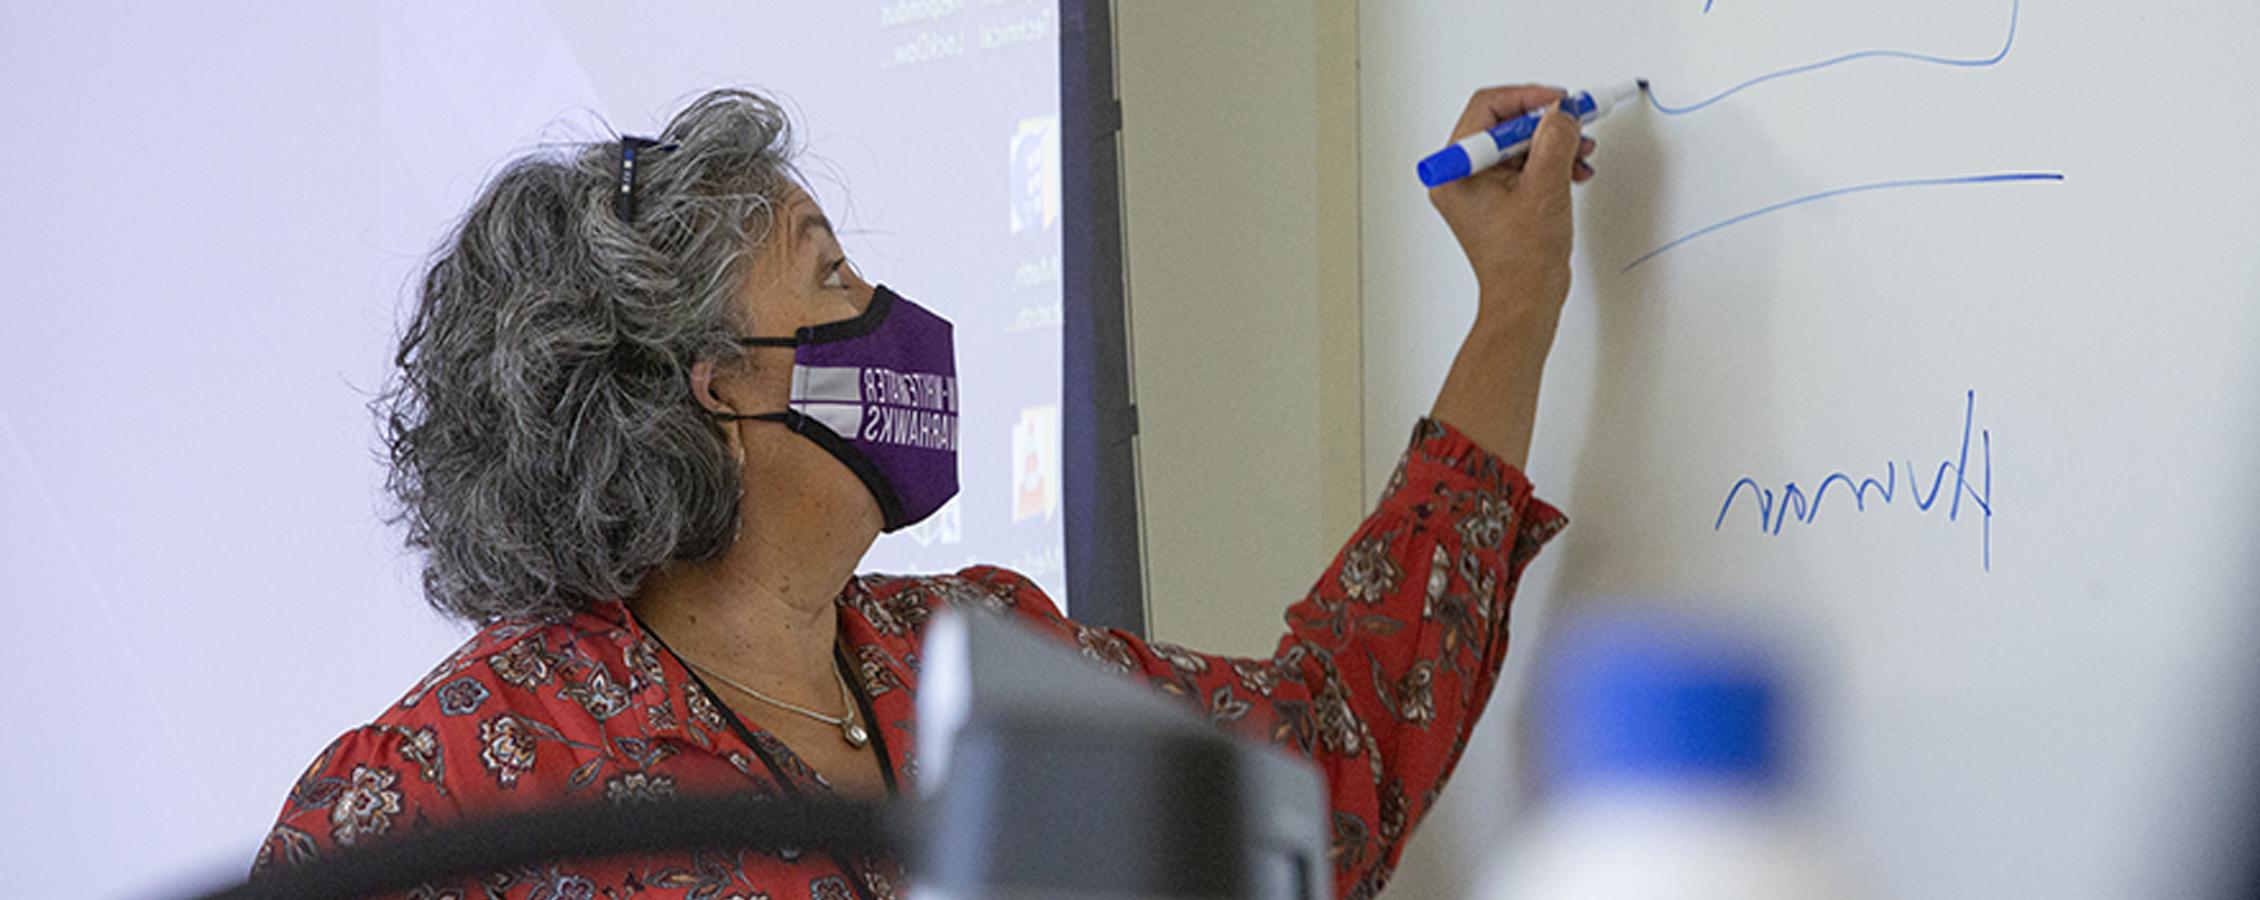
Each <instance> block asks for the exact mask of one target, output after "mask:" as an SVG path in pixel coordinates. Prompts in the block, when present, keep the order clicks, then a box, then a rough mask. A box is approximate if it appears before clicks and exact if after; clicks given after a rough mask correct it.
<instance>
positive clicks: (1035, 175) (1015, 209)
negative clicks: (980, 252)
mask: <svg viewBox="0 0 2260 900" xmlns="http://www.w3.org/2000/svg"><path fill="white" fill-rule="evenodd" d="M1011 183H1012V233H1013V234H1020V233H1021V232H1025V231H1036V230H1043V231H1050V230H1052V229H1053V228H1054V227H1057V226H1058V225H1059V206H1060V204H1059V117H1058V116H1040V117H1037V118H1033V119H1022V120H1020V130H1019V131H1016V132H1014V133H1013V135H1012V179H1011Z"/></svg>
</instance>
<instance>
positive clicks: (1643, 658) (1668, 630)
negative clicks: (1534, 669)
mask: <svg viewBox="0 0 2260 900" xmlns="http://www.w3.org/2000/svg"><path fill="white" fill-rule="evenodd" d="M1549 668H1550V671H1549V673H1548V674H1549V675H1550V677H1551V680H1550V682H1549V683H1548V685H1547V687H1546V692H1545V694H1544V695H1543V696H1544V698H1545V702H1546V704H1547V709H1546V713H1547V714H1546V717H1545V718H1546V721H1547V740H1546V741H1545V750H1546V762H1547V769H1548V775H1549V776H1550V780H1551V781H1552V782H1553V783H1554V784H1556V785H1558V786H1562V787H1575V786H1583V785H1596V784H1623V783H1626V782H1634V783H1643V784H1658V783H1664V784H1677V785H1688V786H1695V785H1735V786H1738V787H1742V788H1746V789H1755V790H1759V791H1765V790H1769V789H1772V788H1776V787H1779V786H1781V785H1782V783H1783V781H1784V780H1785V779H1784V776H1785V775H1786V772H1785V769H1786V765H1785V763H1786V760H1785V758H1784V756H1785V754H1784V752H1783V751H1784V749H1785V748H1784V746H1783V744H1784V743H1785V741H1784V737H1785V735H1784V734H1783V733H1782V732H1783V728H1782V725H1783V722H1782V719H1783V718H1784V716H1783V713H1784V712H1785V710H1784V709H1783V708H1782V707H1783V705H1784V702H1785V700H1786V698H1785V697H1784V696H1783V693H1784V687H1785V686H1784V685H1781V684H1780V683H1779V679H1780V674H1781V673H1780V672H1779V671H1778V669H1779V666H1778V665H1777V663H1776V661H1775V659H1774V658H1773V655H1772V654H1771V653H1769V652H1768V651H1767V650H1766V648H1765V647H1763V646H1762V645H1760V644H1758V643H1757V642H1755V641H1752V640H1751V639H1750V637H1749V636H1748V635H1743V634H1737V633H1734V632H1732V631H1730V630H1727V629H1724V628H1719V627H1715V623H1711V622H1705V621H1701V620H1690V619H1686V618H1683V617H1679V616H1670V615H1652V616H1639V617H1635V616H1630V615H1625V616H1607V617H1601V618H1597V619H1591V620H1587V621H1585V622H1582V623H1579V626H1578V627H1576V628H1575V629H1573V630H1572V631H1570V633H1568V634H1567V635H1565V638H1564V640H1563V643H1562V644H1561V646H1560V648H1559V652H1558V653H1557V655H1556V656H1555V657H1554V659H1553V665H1552V666H1550V667H1549Z"/></svg>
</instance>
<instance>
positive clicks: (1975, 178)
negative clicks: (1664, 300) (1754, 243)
mask: <svg viewBox="0 0 2260 900" xmlns="http://www.w3.org/2000/svg"><path fill="white" fill-rule="evenodd" d="M2062 180H2064V173H2062V172H2002V173H1998V174H1993V175H1962V176H1957V177H1953V178H1918V179H1912V180H1906V181H1877V182H1873V183H1870V184H1857V185H1853V186H1851V187H1843V188H1837V189H1835V190H1830V191H1822V192H1820V193H1818V194H1808V195H1806V196H1803V197H1798V198H1796V199H1793V200H1783V201H1781V202H1780V203H1776V204H1774V205H1772V206H1768V207H1765V208H1763V209H1755V210H1751V211H1750V212H1746V213H1743V214H1741V215H1739V216H1735V217H1734V218H1731V219H1728V220H1726V221H1724V222H1720V223H1717V224H1715V225H1708V226H1705V227H1702V228H1698V229H1696V230H1694V231H1691V232H1688V233H1686V234H1684V235H1681V236H1679V237H1677V238H1673V239H1672V240H1671V241H1670V242H1669V243H1666V244H1664V245H1663V246H1661V247H1657V248H1656V249H1654V250H1650V251H1648V252H1647V253H1644V254H1641V256H1640V258H1639V259H1636V260H1633V261H1632V262H1630V263H1627V264H1626V265H1625V267H1624V268H1623V269H1620V270H1619V272H1630V271H1632V270H1634V269H1637V268H1639V267H1640V266H1641V265H1642V264H1643V263H1646V262H1647V261H1649V260H1651V259H1655V258H1656V257H1658V256H1662V255H1664V253H1666V252H1668V251H1670V250H1673V249H1675V248H1677V247H1679V246H1680V245H1682V244H1685V243H1687V242H1688V241H1692V240H1695V239H1696V238H1699V237H1703V236H1705V235H1709V234H1712V233H1714V232H1717V231H1720V230H1722V229H1726V228H1731V227H1733V226H1736V225H1740V224H1742V223H1744V222H1748V221H1750V220H1751V219H1755V218H1758V217H1760V216H1765V215H1770V214H1773V213H1777V212H1780V211H1782V210H1785V209H1790V208H1792V207H1798V206H1803V205H1805V204H1807V203H1818V202H1820V201H1822V200H1829V199H1833V198H1836V197H1842V196H1845V195H1847V194H1864V193H1868V192H1870V191H1890V190H1904V189H1907V188H1926V187H1948V186H1960V185H1973V184H2008V183H2013V182H2025V181H2062Z"/></svg>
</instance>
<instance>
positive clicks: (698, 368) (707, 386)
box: [691, 359, 745, 469]
mask: <svg viewBox="0 0 2260 900" xmlns="http://www.w3.org/2000/svg"><path fill="white" fill-rule="evenodd" d="M714 369H715V366H714V361H713V360H711V359H702V360H699V361H698V362H695V363H692V364H691V397H692V398H693V399H695V400H696V401H698V405H699V406H700V407H702V408H704V409H705V410H706V411H707V412H710V413H716V414H720V415H733V414H736V413H737V410H735V409H732V408H730V402H729V401H727V400H724V399H722V395H721V394H720V393H717V392H716V391H715V390H714ZM729 424H733V425H734V424H737V423H735V422H732V423H729ZM722 435H723V437H722V441H723V442H724V443H726V444H729V445H730V455H731V456H733V457H736V458H737V461H738V468H741V469H742V468H745V445H744V444H742V443H739V441H738V430H737V429H735V428H724V429H722Z"/></svg>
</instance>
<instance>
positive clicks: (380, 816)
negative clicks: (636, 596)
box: [254, 420, 1564, 900]
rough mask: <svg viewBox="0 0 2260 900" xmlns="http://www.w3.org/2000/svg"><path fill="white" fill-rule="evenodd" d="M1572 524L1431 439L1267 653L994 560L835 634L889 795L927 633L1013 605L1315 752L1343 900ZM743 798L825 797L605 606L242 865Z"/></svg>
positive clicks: (1474, 451)
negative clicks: (1082, 615)
mask: <svg viewBox="0 0 2260 900" xmlns="http://www.w3.org/2000/svg"><path fill="white" fill-rule="evenodd" d="M1563 524H1564V520H1563V518H1562V516H1561V514H1560V513H1559V512H1558V511H1556V510H1555V509H1554V508H1553V507H1551V506H1549V505H1547V504H1546V503H1544V502H1542V501H1539V500H1537V499H1535V498H1533V497H1532V496H1531V492H1530V485H1529V482H1528V481H1527V480H1525V479H1524V477H1523V475H1522V473H1521V472H1519V471H1517V470H1515V469H1514V468H1513V467H1511V466H1508V465H1507V464H1506V463H1504V462H1503V461H1501V460H1500V459H1499V458H1498V457H1496V456H1494V455H1492V454H1490V453H1488V452H1485V451H1483V450H1482V449H1481V448H1479V447H1477V446H1476V445H1475V444H1473V443H1472V442H1471V441H1469V440H1468V439H1467V438H1466V436H1464V435H1462V434H1460V433H1459V432H1458V431H1456V430H1454V429H1452V428H1451V427H1450V426H1448V425H1445V424H1443V423H1441V422H1437V421H1433V420H1423V421H1422V422H1421V423H1420V424H1419V426H1418V427H1417V428H1416V429H1415V430H1414V434H1413V441H1412V446H1411V447H1410V448H1409V449H1408V450H1407V451H1406V453H1405V456H1404V459H1403V460H1402V461H1401V462H1400V464H1399V465H1398V467H1397V469H1396V472H1395V474H1394V475H1393V476H1392V477H1391V478H1390V480H1389V483H1388V486H1387V488H1386V489H1385V490H1384V491H1383V493H1382V497H1381V499H1380V501H1379V502H1378V504H1377V505H1376V507H1375V509H1374V511H1373V512H1372V514H1371V515H1370V516H1368V517H1367V518H1366V520H1365V522H1364V523H1363V524H1362V525H1360V527H1359V528H1358V531H1357V533H1356V534H1355V535H1354V536H1352V537H1351V539H1350V541H1349V543H1348V544H1347V546H1345V547H1344V548H1343V550H1342V552H1341V553H1340V555H1339V556H1338V557H1337V558H1336V560H1335V562H1334V564H1333V565H1332V566H1331V567H1330V568H1329V569H1328V571H1327V572H1326V573H1325V574H1324V575H1323V576H1322V577H1321V578H1320V579H1319V580H1318V583H1317V584H1316V585H1315V586H1314V587H1313V588H1312V589H1311V591H1310V593H1309V594H1308V596H1306V597H1304V598H1303V599H1302V600H1301V601H1300V602H1297V603H1295V604H1294V605H1293V606H1291V607H1289V608H1288V610H1287V614H1286V620H1287V621H1286V624H1287V633H1286V635H1285V636H1284V637H1282V638H1281V639H1280V641H1279V644H1278V647H1277V650H1276V652H1275V653H1274V654H1273V655H1272V656H1270V657H1268V658H1256V659H1229V658H1224V657H1218V656H1211V655H1207V654H1202V653H1198V652H1195V651H1192V650H1188V649H1185V648H1182V647H1178V646H1175V645H1173V644H1168V643H1165V642H1160V641H1145V640H1141V639H1139V638H1137V637H1135V636H1132V635H1129V634H1125V633H1121V632H1116V631H1106V630H1101V629H1096V628H1090V627H1086V626H1083V625H1080V624H1078V623H1076V622H1074V621H1071V620H1069V619H1066V618H1064V617H1063V616H1061V615H1060V613H1059V611H1058V609H1057V607H1056V606H1055V605H1054V604H1053V603H1052V601H1051V599H1050V598H1049V597H1046V596H1045V595H1044V594H1043V592H1042V591H1041V590H1040V589H1038V588H1037V587H1036V585H1035V584H1034V583H1033V582H1031V581H1029V580H1028V579H1027V578H1025V577H1023V576H1021V575H1019V574H1017V573H1014V572H1010V571H1007V570H1004V569H998V568H993V567H987V566H977V567H974V568H969V569H965V570H963V571H961V572H958V573H956V574H953V575H938V576H921V577H900V576H881V575H867V576H860V577H858V578H855V579H853V580H851V581H850V582H849V583H848V584H847V585H846V587H845V588H844V589H843V590H842V591H841V593H840V596H839V598H838V604H839V616H840V618H839V622H840V630H841V633H842V635H843V643H844V644H845V645H846V646H847V647H849V648H850V650H849V653H848V664H849V667H850V668H851V670H852V671H853V673H854V675H855V676H856V680H857V681H858V682H859V683H858V684H857V688H858V689H859V691H860V693H861V694H862V695H863V696H864V697H865V698H866V699H867V700H868V701H869V709H870V711H871V722H870V724H871V726H872V727H873V730H874V731H875V732H876V734H877V737H878V738H879V741H878V742H877V744H876V745H875V746H876V748H877V749H878V750H879V752H881V753H882V754H883V756H884V760H885V762H886V764H887V765H888V767H889V768H890V769H891V771H892V773H893V775H894V777H895V780H896V783H897V785H898V787H899V789H900V790H902V791H904V792H906V793H907V792H909V791H911V789H912V786H913V785H914V784H915V782H916V780H917V777H918V760H917V758H916V754H915V747H916V745H917V739H916V733H917V727H918V723H917V721H916V718H915V706H916V700H915V696H916V693H917V689H918V677H919V676H918V670H919V662H920V649H921V648H920V642H921V640H922V637H923V634H924V629H925V626H926V624H927V622H928V621H929V620H930V619H931V618H932V615H933V613H934V612H935V611H937V610H939V609H941V608H943V607H946V606H968V607H975V608H982V609H988V610H991V611H998V612H1003V613H1006V614H1008V615H1011V616H1013V617H1014V618H1016V619H1018V620H1019V621H1020V622H1022V623H1023V624H1025V625H1027V626H1029V627H1032V628H1034V629H1036V630H1038V631H1040V632H1043V633H1047V634H1050V635H1054V636H1056V637H1058V638H1059V639H1060V640H1061V641H1063V642H1065V643H1067V644H1068V645H1070V646H1073V647H1076V648H1078V649H1080V651H1081V652H1082V653H1083V655H1084V656H1086V657H1088V658H1090V659H1091V660H1092V661H1093V662H1095V663H1096V664H1098V665H1100V666H1103V667H1105V668H1107V669H1110V670H1113V671H1116V672H1121V673H1124V674H1126V675H1129V676H1132V677H1137V678H1141V679H1143V680H1146V681H1148V682H1150V683H1152V684H1154V685H1155V686H1156V687H1158V688H1159V689H1160V690H1162V691H1165V692H1167V693H1170V694H1173V695H1176V696H1178V697H1180V698H1182V699H1183V700H1184V701H1185V702H1186V703H1188V704H1191V705H1193V706H1194V707H1196V708H1198V709H1200V710H1201V711H1202V712H1204V713H1205V714H1206V715H1207V716H1208V717H1209V718H1210V719H1211V720H1213V721H1214V722H1216V723H1217V724H1218V725H1219V726H1221V727H1224V728H1227V729H1230V730H1232V731H1235V732H1238V733H1240V734H1243V735H1246V736H1249V737H1252V738H1254V739H1257V740H1263V741H1268V742H1271V743H1273V744H1277V745H1281V746H1284V747H1286V748H1289V749H1291V750H1293V751H1294V752H1296V753H1299V754H1301V755H1303V756H1305V757H1308V758H1310V759H1312V760H1313V761H1314V762H1315V763H1316V764H1317V765H1318V766H1319V768H1320V769H1321V770H1322V771H1323V773H1324V774H1325V778H1326V784H1327V788H1328V791H1329V794H1330V806H1331V808H1332V812H1331V823H1330V824H1331V828H1332V832H1333V847H1332V853H1331V856H1332V860H1333V863H1334V866H1335V880H1336V889H1337V893H1338V894H1339V895H1340V896H1343V897H1371V896H1373V895H1374V894H1375V893H1377V892H1378V891H1379V890H1380V888H1381V886H1382V885H1383V884H1384V883H1385V882H1386V881H1387V880H1388V877H1389V874H1390V872H1391V870H1392V868H1393V867H1394V866H1395V865H1396V863H1397V860H1398V858H1399V855H1400V854H1401V853H1402V852H1403V849H1404V844H1405V840H1406V838H1407V837H1408V836H1409V835H1410V833H1411V831H1412V828H1413V826H1414V825H1415V824H1416V823H1418V822H1419V821H1420V820H1421V817H1422V816H1424V815H1425V814H1426V813H1427V812H1428V810H1429V808H1430V807H1431V806H1432V805H1433V804H1434V803H1435V801H1436V796H1437V793H1438V792H1439V791H1440V790H1441V789H1442V787H1443V784H1444V781H1445V779H1446V778H1447V777H1448V776H1449V775H1450V774H1451V771H1452V768H1453V766H1454V765H1455V764H1456V763H1457V762H1458V760H1459V757H1460V754H1461V752H1462V751H1463V750H1464V749H1465V747H1466V744H1467V737H1468V734H1469V732H1470V731H1471V730H1472V729H1473V728H1474V725H1475V719H1476V716H1477V714H1478V713H1480V712H1481V710H1482V709H1483V708H1484V705H1485V703H1486V702H1487V700H1488V699H1489V697H1490V694H1491V690H1492V687H1493V685H1494V683H1495V682H1496V680H1497V678H1498V675H1499V671H1500V667H1501V665H1502V662H1503V660H1504V656H1505V653H1506V649H1507V618H1508V604H1509V601H1510V599H1511V598H1512V597H1513V595H1514V591H1515V586H1516V584H1517V582H1518V580H1519V577H1520V575H1521V572H1522V569H1523V567H1524V566H1525V565H1526V564H1528V563H1529V561H1530V560H1531V558H1532V557H1534V556H1535V555H1536V554H1537V552H1538V550H1539V547H1540V546H1541V545H1543V544H1544V543H1545V542H1546V541H1547V540H1548V539H1549V538H1551V537H1552V536H1553V535H1554V534H1555V533H1557V532H1558V531H1560V529H1561V528H1562V526H1563ZM748 737H750V740H748V739H747V738H748ZM748 790H750V791H754V792H757V793H760V794H766V795H792V794H801V795H808V794H823V793H826V792H829V791H830V787H829V785H828V784H826V783H825V781H824V779H823V777H822V776H821V775H820V774H819V773H817V772H816V771H815V770H813V769H812V768H810V767H809V766H807V765H806V764H805V763H803V762H802V761H801V760H800V759H799V758H798V757H797V756H795V755H794V754H793V751H792V749H791V748H790V747H787V746H786V745H785V744H784V743H783V742H781V741H778V740H776V739H775V738H774V737H771V736H770V735H768V734H767V733H765V732H760V731H758V730H752V729H749V730H748V732H746V734H745V735H744V736H741V734H740V732H738V731H737V730H736V729H735V728H734V727H733V726H732V724H731V722H730V720H729V719H726V718H725V716H724V712H723V709H722V707H721V704H720V703H718V702H717V701H716V700H715V699H714V697H713V696H712V695H711V694H709V693H708V692H707V691H706V690H705V688H704V687H702V685H701V683H700V682H699V680H698V679H697V678H695V677H694V676H693V675H692V674H691V673H690V672H689V671H688V670H687V669H685V668H684V667H683V665H682V663H681V661H680V660H678V659H676V658H675V657H674V655H673V654H672V653H669V652H667V651H666V650H665V649H664V647H663V646H662V645H661V644H659V642H658V641H657V640H655V639H654V638H653V637H652V636H651V635H650V634H648V633H647V632H645V631H644V630H643V628H642V627H641V625H639V624H638V623H637V621H636V620H635V618H634V617H633V616H632V615H630V614H629V613H628V610H627V607H626V606H624V605H623V604H621V603H618V602H608V603H600V604H596V605H595V606H593V607H592V608H590V609H588V610H586V611H584V612H582V613H581V614H579V615H576V616H574V617H573V618H571V619H569V620H566V621H563V622H554V623H543V622H505V623H498V624H495V625H492V626H489V627H487V628H486V629H484V630H482V631H480V632H479V633H478V634H476V635H474V636H473V637H472V638H471V639H470V640H469V641H468V642H466V643H465V644H464V645H463V646H462V647H461V648H460V649H458V650H457V651H456V652H455V653H454V654H452V655H450V656H449V657H448V658H447V659H446V660H444V661H442V662H441V663H440V664H439V666H438V667H437V668H435V669H433V670H432V672H431V674H430V675H428V676H426V677H425V678H424V679H423V681H422V682H420V683H419V684H418V685H416V687H415V688H414V689H413V690H411V691H409V693H408V695H407V696H406V697H404V698H402V699H401V700H400V702H399V703H398V704H397V705H395V706H394V707H393V708H391V709H389V710H387V711H386V712H385V713H384V714H383V715H381V716H379V717H378V718H377V720H376V721H375V722H373V723H371V724H369V725H366V726H363V727H361V728H358V729H355V730H353V731H351V732H348V733H346V734H345V735H344V736H342V737H340V738H338V739H337V740H336V741H335V742H333V743H332V744H331V745H330V746H329V747H328V748H327V749H325V750H323V751H322V752H321V754H320V755H319V756H317V757H316V758H315V759H314V761H313V763H312V764H311V765H310V766H308V767H307V769H306V772H305V774H304V775H303V776H301V777H300V778H299V779H298V782H297V784H296V785H295V786H293V787H292V789H291V791H290V794H289V796H288V798H287V799H286V800H285V802H284V804H283V809H282V814H281V816H280V818H279V820H278V821H277V822H276V824H275V826H274V828H273V829H272V831H271V832H270V833H269V834H268V837H267V839H266V841H265V842H264V843H263V844H262V846H261V847H260V849H259V855H258V859H257V861H256V862H255V864H254V868H255V869H259V870H263V869H266V868H269V867H275V866H287V865H295V864H300V863H304V862H306V861H308V860H310V859H313V858H315V857H316V856H318V855H320V854H321V853H324V852H327V851H329V850H331V849H332V848H338V847H350V846H358V845H362V844H366V843H368V842H370V841H375V840H382V839H383V838H384V837H385V836H386V835H389V834H399V833H403V832H416V831H421V830H426V829H434V828H441V827H445V826H446V825H448V824H450V823H452V822H456V821H459V820H462V819H464V818H467V817H479V816H486V815H494V814H499V813H506V812H514V811H522V810H526V809H531V808H536V807H543V806H551V805H559V804H570V803H577V802H583V801H588V800H592V799H598V798H601V799H603V800H607V801H611V802H616V803H635V802H641V801H646V800H652V799H657V798H662V797H667V796H672V795H675V794H678V793H684V792H691V791H748ZM901 886H902V874H901V872H900V870H899V869H898V868H897V867H896V866H895V865H894V864H893V863H891V862H888V861H883V860H880V861H872V860H855V859H836V858H833V857H832V856H830V855H827V854H823V853H818V852H813V851H812V852H790V853H781V854H763V853H751V852H747V853H727V854H726V853H696V854H680V855H673V856H664V855H652V856H645V857H638V858H630V859H618V860H606V861H602V862H591V863H586V864H583V863H577V862H561V863H558V864H554V865H548V866H542V867H536V868H525V869H520V870H516V871H508V872H497V873H493V874H491V875H488V876H486V877H484V878H480V879H473V880H468V881H465V882H463V883H460V884H453V885H426V886H423V887H420V888H418V889H416V890H414V891H411V892H409V893H408V894H407V896H410V897H417V898H435V900H436V898H465V900H469V898H482V900H483V898H562V897H591V898H593V897H612V898H625V897H638V898H677V897H681V898H694V900H724V898H774V900H785V898H792V900H800V898H811V900H818V898H821V900H831V898H859V900H880V898H889V897H894V896H897V895H898V891H899V890H900V888H901Z"/></svg>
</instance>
